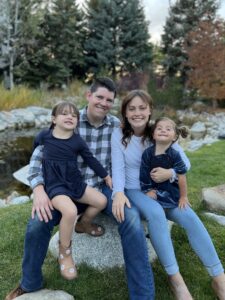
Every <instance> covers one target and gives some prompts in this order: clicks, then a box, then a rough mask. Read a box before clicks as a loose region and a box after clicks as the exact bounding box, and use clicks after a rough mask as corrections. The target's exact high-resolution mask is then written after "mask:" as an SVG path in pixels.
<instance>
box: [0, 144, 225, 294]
mask: <svg viewBox="0 0 225 300" xmlns="http://www.w3.org/2000/svg"><path fill="white" fill-rule="evenodd" d="M224 147H225V141H220V142H218V143H215V144H213V145H212V146H205V147H203V148H201V149H200V150H198V151H196V152H192V153H188V156H189V157H190V159H191V163H192V169H191V171H190V172H189V174H188V185H189V200H190V201H191V203H192V206H193V208H194V209H195V210H196V211H197V213H198V214H199V216H200V218H201V219H202V220H203V222H204V224H205V226H206V227H207V229H208V231H209V233H210V235H211V237H212V239H213V242H214V244H215V246H216V249H217V251H218V254H219V257H220V259H221V261H222V263H223V265H225V251H224V241H225V228H224V227H222V226H220V225H218V224H217V223H215V222H213V221H212V220H208V219H207V218H206V217H204V216H203V215H202V211H203V209H204V207H203V205H202V204H201V189H202V188H203V187H208V186H214V185H219V184H223V183H224V169H225V160H224V159H223V157H224ZM30 210H31V204H24V205H21V206H11V207H8V208H4V209H0V225H1V235H0V253H1V263H0V282H1V289H0V299H4V296H5V295H6V293H7V292H8V291H9V290H10V289H12V288H13V287H14V286H15V285H16V284H17V283H18V281H19V279H20V276H21V260H22V256H23V239H24V232H25V229H26V222H27V219H28V217H29V215H30ZM172 238H173V242H174V247H175V252H176V256H177V260H178V262H179V265H180V270H181V273H182V274H183V276H184V278H185V281H186V283H187V285H188V287H189V289H190V291H191V293H192V294H193V297H194V299H195V300H214V299H215V296H214V294H213V292H212V289H211V287H210V278H209V276H208V274H207V272H206V271H205V269H204V267H203V266H202V264H201V263H200V261H199V260H198V258H197V257H196V255H195V254H194V253H193V251H192V249H191V248H190V246H189V244H188V241H187V237H186V235H185V233H184V231H183V230H182V229H181V228H179V227H178V226H176V225H174V226H173V231H172ZM112 243H113V241H112ZM165 251H166V249H165ZM206 251H207V250H206ZM103 255H104V254H103ZM153 271H154V276H155V283H156V299H157V300H172V299H173V296H172V294H171V292H170V289H169V286H168V283H167V276H166V274H165V272H164V270H163V268H162V267H161V266H160V264H159V262H158V261H156V262H155V263H154V264H153ZM43 273H44V278H45V287H46V288H49V289H61V290H64V291H66V292H68V293H70V294H72V295H73V296H74V297H75V299H76V300H114V299H117V300H122V299H123V300H126V299H128V292H127V286H126V280H125V274H124V270H123V268H122V269H121V268H114V269H108V270H105V271H102V272H99V271H97V270H95V269H93V268H89V267H88V266H86V265H82V266H80V267H79V278H78V279H77V280H76V281H73V282H68V281H65V280H63V279H62V278H61V277H60V275H59V271H58V266H57V263H56V261H55V259H53V258H52V256H51V255H50V254H48V256H47V258H46V260H45V263H44V267H43Z"/></svg>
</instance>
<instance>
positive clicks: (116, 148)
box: [111, 129, 131, 222]
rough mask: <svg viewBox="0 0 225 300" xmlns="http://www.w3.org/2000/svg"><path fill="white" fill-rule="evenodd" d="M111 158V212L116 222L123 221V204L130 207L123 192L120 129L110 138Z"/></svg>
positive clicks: (123, 179) (123, 170)
mask: <svg viewBox="0 0 225 300" xmlns="http://www.w3.org/2000/svg"><path fill="white" fill-rule="evenodd" d="M111 160H112V180H113V194H112V198H113V205H112V213H113V215H114V217H115V218H116V220H117V221H118V222H122V221H124V206H125V205H127V206H128V207H131V205H130V202H129V200H128V198H127V197H126V196H125V194H124V187H125V175H126V174H125V157H124V153H123V145H122V143H121V133H120V129H116V130H114V131H113V133H112V138H111Z"/></svg>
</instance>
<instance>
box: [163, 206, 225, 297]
mask: <svg viewBox="0 0 225 300" xmlns="http://www.w3.org/2000/svg"><path fill="white" fill-rule="evenodd" d="M166 216H167V218H168V219H169V220H172V221H174V222H176V223H177V224H179V225H180V226H182V227H183V228H184V229H185V231H186V233H187V236H188V240H189V242H190V244H191V247H192V249H193V250H194V251H195V253H196V254H197V255H198V257H199V258H200V260H201V261H202V263H203V265H204V266H205V268H206V269H207V271H208V273H209V275H210V276H211V277H213V283H212V284H213V288H214V290H215V292H216V294H217V296H218V297H219V299H220V300H225V275H224V269H223V266H222V264H221V262H220V260H219V258H218V255H217V253H216V250H215V247H214V245H213V243H212V240H211V238H210V236H209V234H208V231H207V230H206V228H205V226H204V225H203V223H202V222H201V220H200V219H199V217H198V216H197V214H196V213H195V212H194V211H193V210H192V209H191V208H190V207H187V208H186V209H179V208H174V209H168V210H166Z"/></svg>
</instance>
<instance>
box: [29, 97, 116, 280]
mask: <svg viewBox="0 0 225 300" xmlns="http://www.w3.org/2000/svg"><path fill="white" fill-rule="evenodd" d="M78 120H79V111H78V110H77V108H76V107H75V105H74V104H72V103H69V102H61V103H59V104H57V105H56V106H55V107H54V108H53V110H52V125H51V127H50V128H49V129H44V130H42V131H41V132H40V133H39V134H38V135H37V137H36V138H35V142H34V147H37V146H38V145H43V162H42V168H43V175H44V182H45V191H46V192H47V195H48V197H49V198H50V199H51V203H52V206H53V208H55V209H57V210H59V211H60V212H61V214H62V218H61V221H60V224H59V258H58V261H59V264H60V271H61V275H62V276H63V277H64V278H65V279H68V280H71V279H74V278H76V277H77V271H76V267H75V264H74V261H73V258H72V255H71V237H72V233H73V230H74V223H75V221H76V219H77V207H76V202H77V203H78V202H79V203H85V204H88V205H89V206H88V207H87V209H86V210H85V212H84V214H83V216H82V222H80V223H79V226H80V229H81V232H87V233H89V234H91V235H93V236H100V235H102V234H103V233H104V228H103V227H102V226H100V225H97V224H93V223H92V220H93V219H94V218H95V217H96V215H97V214H98V213H99V212H100V211H101V210H103V209H104V208H105V207H106V197H105V196H104V195H103V194H102V193H100V192H98V191H97V190H96V189H94V188H92V187H90V186H88V185H87V184H86V183H85V182H84V180H83V179H82V176H81V173H80V171H79V169H78V167H77V156H78V155H81V157H82V158H83V160H84V161H85V163H87V164H88V165H89V166H90V167H91V168H92V169H93V170H94V171H95V172H96V174H97V175H98V176H100V177H101V178H103V179H104V180H105V182H106V184H107V185H108V186H109V187H110V188H112V181H111V177H110V176H109V175H108V174H107V172H106V170H105V169H104V168H103V167H102V165H101V164H100V163H99V162H98V160H97V159H96V158H95V157H94V156H93V154H92V153H91V151H90V150H89V148H88V146H87V145H86V143H85V141H84V140H83V139H82V138H81V137H80V135H79V134H78V133H75V131H74V130H75V128H76V126H77V123H78Z"/></svg>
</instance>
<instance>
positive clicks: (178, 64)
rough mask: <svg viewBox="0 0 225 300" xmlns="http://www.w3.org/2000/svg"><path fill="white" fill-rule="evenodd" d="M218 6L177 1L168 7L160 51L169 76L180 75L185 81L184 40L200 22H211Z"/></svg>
mask: <svg viewBox="0 0 225 300" xmlns="http://www.w3.org/2000/svg"><path fill="white" fill-rule="evenodd" d="M218 5H219V4H218V0H177V1H176V2H175V4H174V5H172V6H171V7H170V11H169V17H168V18H167V20H166V25H165V26H164V34H163V35H162V44H163V46H162V49H163V52H164V54H166V58H165V60H164V67H165V69H166V72H167V74H168V75H169V76H174V75H176V74H177V73H180V75H181V79H182V81H185V78H186V69H185V64H184V62H185V61H186V60H187V54H186V53H185V51H184V41H185V38H186V36H187V34H188V32H190V31H191V30H194V28H196V27H197V26H198V24H199V22H200V21H201V20H213V19H214V18H215V14H216V11H217V9H218Z"/></svg>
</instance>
